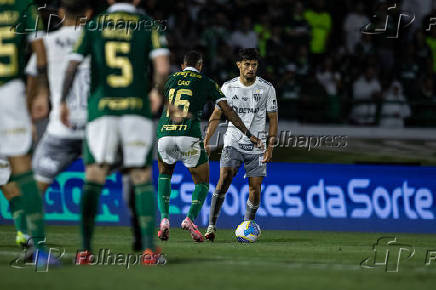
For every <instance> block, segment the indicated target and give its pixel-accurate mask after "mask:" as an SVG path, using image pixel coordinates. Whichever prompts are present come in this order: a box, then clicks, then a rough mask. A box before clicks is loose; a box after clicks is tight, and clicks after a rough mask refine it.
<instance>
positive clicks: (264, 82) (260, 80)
mask: <svg viewBox="0 0 436 290" xmlns="http://www.w3.org/2000/svg"><path fill="white" fill-rule="evenodd" d="M256 80H257V83H258V85H260V86H263V87H266V88H268V89H269V88H274V86H273V85H272V83H270V82H269V81H267V80H265V79H263V78H261V77H257V78H256Z"/></svg>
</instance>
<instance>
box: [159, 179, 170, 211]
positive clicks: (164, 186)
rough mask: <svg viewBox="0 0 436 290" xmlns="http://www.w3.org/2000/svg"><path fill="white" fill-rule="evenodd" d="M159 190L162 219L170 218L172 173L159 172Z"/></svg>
mask: <svg viewBox="0 0 436 290" xmlns="http://www.w3.org/2000/svg"><path fill="white" fill-rule="evenodd" d="M157 190H158V201H159V202H158V204H159V211H160V216H161V219H164V218H168V217H169V212H170V195H171V175H169V174H159V181H158V187H157Z"/></svg>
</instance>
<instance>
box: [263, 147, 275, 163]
mask: <svg viewBox="0 0 436 290" xmlns="http://www.w3.org/2000/svg"><path fill="white" fill-rule="evenodd" d="M272 155H273V147H270V146H268V148H267V149H266V151H265V153H264V154H263V160H262V162H263V163H268V162H271V159H272Z"/></svg>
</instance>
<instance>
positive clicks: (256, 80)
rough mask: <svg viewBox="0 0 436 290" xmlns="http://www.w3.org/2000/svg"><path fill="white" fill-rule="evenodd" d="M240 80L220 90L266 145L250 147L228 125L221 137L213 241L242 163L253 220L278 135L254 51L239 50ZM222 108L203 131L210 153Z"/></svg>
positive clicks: (273, 104)
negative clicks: (221, 146) (263, 146)
mask: <svg viewBox="0 0 436 290" xmlns="http://www.w3.org/2000/svg"><path fill="white" fill-rule="evenodd" d="M236 64H237V66H238V69H239V73H240V75H239V77H237V78H234V79H232V80H230V81H228V82H226V83H224V85H223V86H222V88H221V90H222V92H223V93H224V95H225V96H226V98H227V102H228V103H229V104H230V105H231V106H232V107H233V109H234V110H235V111H236V112H237V113H238V116H239V117H240V118H241V119H242V120H243V121H244V124H245V126H247V128H249V130H250V131H251V132H252V133H253V134H254V135H255V136H257V137H259V138H260V139H262V141H263V142H266V143H267V148H266V150H265V151H264V150H262V149H260V148H257V147H255V146H253V144H252V143H251V142H250V140H249V139H248V137H249V136H244V135H243V134H241V132H240V131H239V130H237V129H236V128H235V124H234V123H231V124H229V126H228V128H227V132H226V134H225V136H224V148H223V151H222V155H221V160H220V179H219V181H218V184H217V186H216V190H215V193H214V194H213V196H212V203H211V206H210V215H209V226H208V228H207V231H206V234H205V238H206V239H208V240H210V241H214V239H215V233H216V227H215V225H216V221H217V219H218V216H219V212H220V209H221V206H222V204H223V202H224V198H225V195H226V193H227V190H228V188H229V186H230V184H231V183H232V180H233V177H234V176H235V175H236V174H237V173H238V170H239V167H240V166H241V165H242V163H244V168H245V176H246V177H248V179H249V198H248V200H247V209H246V212H245V216H244V220H254V218H255V216H256V211H257V209H258V208H259V204H260V192H261V186H262V181H263V178H264V177H265V176H266V164H267V163H268V162H270V161H271V158H272V152H273V148H274V144H275V140H276V136H277V128H278V117H277V109H278V108H277V99H276V91H275V89H274V87H273V86H272V85H271V84H270V83H269V82H267V81H265V80H264V79H262V78H261V77H257V76H256V73H257V69H258V66H259V55H258V52H257V51H256V50H255V49H254V48H248V49H242V50H240V52H239V54H238V58H237V62H236ZM221 114H222V111H221V108H219V107H216V108H215V111H214V112H213V113H212V115H211V117H210V120H209V127H208V129H207V132H206V137H205V146H206V150H208V152H209V146H208V145H209V142H210V139H211V137H212V136H213V134H214V133H215V131H216V128H217V126H218V124H219V122H220V119H221ZM267 118H268V121H269V130H268V136H266V131H265V127H266V119H267Z"/></svg>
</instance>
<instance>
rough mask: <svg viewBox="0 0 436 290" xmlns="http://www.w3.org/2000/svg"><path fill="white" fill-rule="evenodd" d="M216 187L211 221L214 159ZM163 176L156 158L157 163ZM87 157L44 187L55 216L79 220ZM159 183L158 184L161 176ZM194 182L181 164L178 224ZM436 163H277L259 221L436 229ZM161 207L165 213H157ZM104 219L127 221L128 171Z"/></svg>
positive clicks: (2, 219) (107, 202)
mask: <svg viewBox="0 0 436 290" xmlns="http://www.w3.org/2000/svg"><path fill="white" fill-rule="evenodd" d="M210 168H211V180H210V183H211V184H210V189H209V190H210V194H209V196H208V198H207V200H206V202H205V205H204V207H203V209H202V211H201V213H200V216H199V217H198V218H197V221H196V222H197V223H198V224H199V225H200V226H201V227H204V226H206V225H207V223H208V216H209V205H210V199H211V195H212V193H213V191H214V190H215V185H216V183H217V181H218V178H219V163H218V162H211V164H210ZM153 169H154V176H155V177H157V164H156V162H155V164H154V168H153ZM243 175H244V170H243V169H241V170H240V172H239V173H238V175H237V176H236V177H235V179H234V182H233V184H232V185H231V187H230V189H229V191H228V193H227V197H226V200H225V203H224V205H223V209H222V211H221V216H220V218H219V220H218V224H217V226H218V227H220V228H236V226H237V225H238V224H239V223H240V222H241V221H242V219H243V215H244V212H245V203H246V200H247V197H248V184H247V181H248V180H247V179H244V176H243ZM83 176H84V174H83V165H82V162H81V161H77V162H75V163H74V164H73V165H72V166H71V167H70V168H68V169H67V170H66V171H65V172H64V173H62V174H60V176H59V177H58V178H57V179H56V181H55V182H54V184H53V185H52V186H51V187H50V189H49V190H48V192H47V193H46V195H45V210H46V215H45V218H46V220H47V221H48V223H50V224H77V223H78V220H79V216H78V213H79V200H80V193H81V188H82V185H83ZM154 180H155V186H156V188H157V178H155V179H154ZM193 190H194V184H193V182H192V179H191V176H190V174H189V172H188V170H187V169H186V168H184V167H183V165H181V164H177V166H176V170H175V174H174V175H173V178H172V193H171V207H170V213H171V224H172V226H173V227H175V226H179V225H180V222H181V221H182V220H183V218H184V216H185V214H186V213H187V212H188V209H189V206H190V202H191V195H192V191H193ZM435 194H436V167H408V166H370V165H332V164H291V163H271V164H269V165H268V177H267V178H266V179H265V182H264V185H263V187H262V202H261V207H260V208H259V210H258V213H257V219H256V221H257V223H258V224H259V225H260V226H261V228H262V229H280V230H325V231H370V232H413V233H436V222H435V215H436V209H435V200H436V198H435ZM158 214H159V213H158ZM97 221H98V223H99V224H105V225H128V224H129V214H128V210H127V209H126V206H125V204H124V202H123V199H122V188H121V176H120V174H118V173H116V174H112V175H111V176H110V177H109V178H108V181H107V184H106V186H105V189H104V192H103V194H102V196H101V199H100V208H99V215H98V217H97ZM10 223H12V221H11V215H10V213H9V206H8V203H7V201H6V200H5V199H4V197H3V196H1V197H0V224H10Z"/></svg>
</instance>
